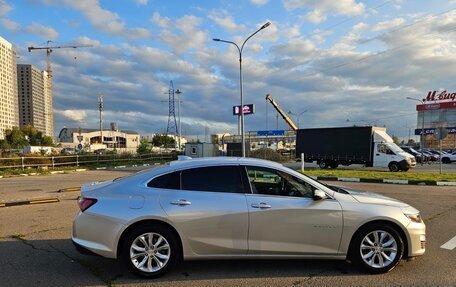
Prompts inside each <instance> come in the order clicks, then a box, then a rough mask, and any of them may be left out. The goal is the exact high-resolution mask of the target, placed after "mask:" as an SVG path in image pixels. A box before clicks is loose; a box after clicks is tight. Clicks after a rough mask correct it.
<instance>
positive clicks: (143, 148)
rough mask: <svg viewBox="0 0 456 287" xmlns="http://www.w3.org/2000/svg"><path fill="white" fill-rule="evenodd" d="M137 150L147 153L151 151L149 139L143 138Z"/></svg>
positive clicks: (140, 152)
mask: <svg viewBox="0 0 456 287" xmlns="http://www.w3.org/2000/svg"><path fill="white" fill-rule="evenodd" d="M136 152H137V153H139V154H146V153H150V144H149V142H148V141H147V139H142V140H141V142H140V143H139V146H138V148H137V149H136Z"/></svg>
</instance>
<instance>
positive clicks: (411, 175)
mask: <svg viewBox="0 0 456 287" xmlns="http://www.w3.org/2000/svg"><path fill="white" fill-rule="evenodd" d="M304 174H305V175H308V176H318V177H348V178H366V179H400V180H412V181H419V182H424V181H450V182H456V173H442V174H439V173H435V172H410V171H409V172H389V171H362V170H342V169H335V170H306V171H304Z"/></svg>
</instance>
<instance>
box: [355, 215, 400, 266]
mask: <svg viewBox="0 0 456 287" xmlns="http://www.w3.org/2000/svg"><path fill="white" fill-rule="evenodd" d="M353 243H354V245H353V246H352V249H351V252H352V254H351V256H352V259H353V260H354V261H355V262H356V263H357V264H358V265H360V266H361V267H362V268H363V269H365V270H367V271H369V272H371V273H385V272H388V271H391V270H392V269H393V268H394V267H396V265H397V264H399V262H400V261H401V259H402V256H403V253H404V243H403V241H402V238H401V236H400V235H399V234H398V233H397V231H396V230H395V229H393V228H391V227H390V226H388V225H386V224H375V225H370V226H367V227H365V228H363V229H362V230H360V231H359V232H358V233H357V234H356V235H355V237H354V241H353Z"/></svg>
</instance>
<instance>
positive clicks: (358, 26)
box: [352, 22, 369, 32]
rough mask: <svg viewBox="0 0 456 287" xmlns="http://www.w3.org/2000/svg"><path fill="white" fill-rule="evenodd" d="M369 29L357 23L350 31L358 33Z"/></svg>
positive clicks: (365, 25)
mask: <svg viewBox="0 0 456 287" xmlns="http://www.w3.org/2000/svg"><path fill="white" fill-rule="evenodd" d="M368 28H369V24H366V23H364V22H359V23H358V24H355V25H353V28H352V30H353V31H354V32H360V31H365V30H367V29H368Z"/></svg>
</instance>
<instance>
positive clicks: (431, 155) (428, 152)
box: [423, 149, 440, 161]
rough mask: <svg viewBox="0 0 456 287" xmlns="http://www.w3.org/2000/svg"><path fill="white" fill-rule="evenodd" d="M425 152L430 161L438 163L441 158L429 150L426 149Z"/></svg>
mask: <svg viewBox="0 0 456 287" xmlns="http://www.w3.org/2000/svg"><path fill="white" fill-rule="evenodd" d="M423 152H424V153H425V154H426V155H427V156H428V157H429V160H430V161H438V160H439V158H440V155H438V154H436V153H433V152H431V151H429V150H427V149H424V150H423Z"/></svg>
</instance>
